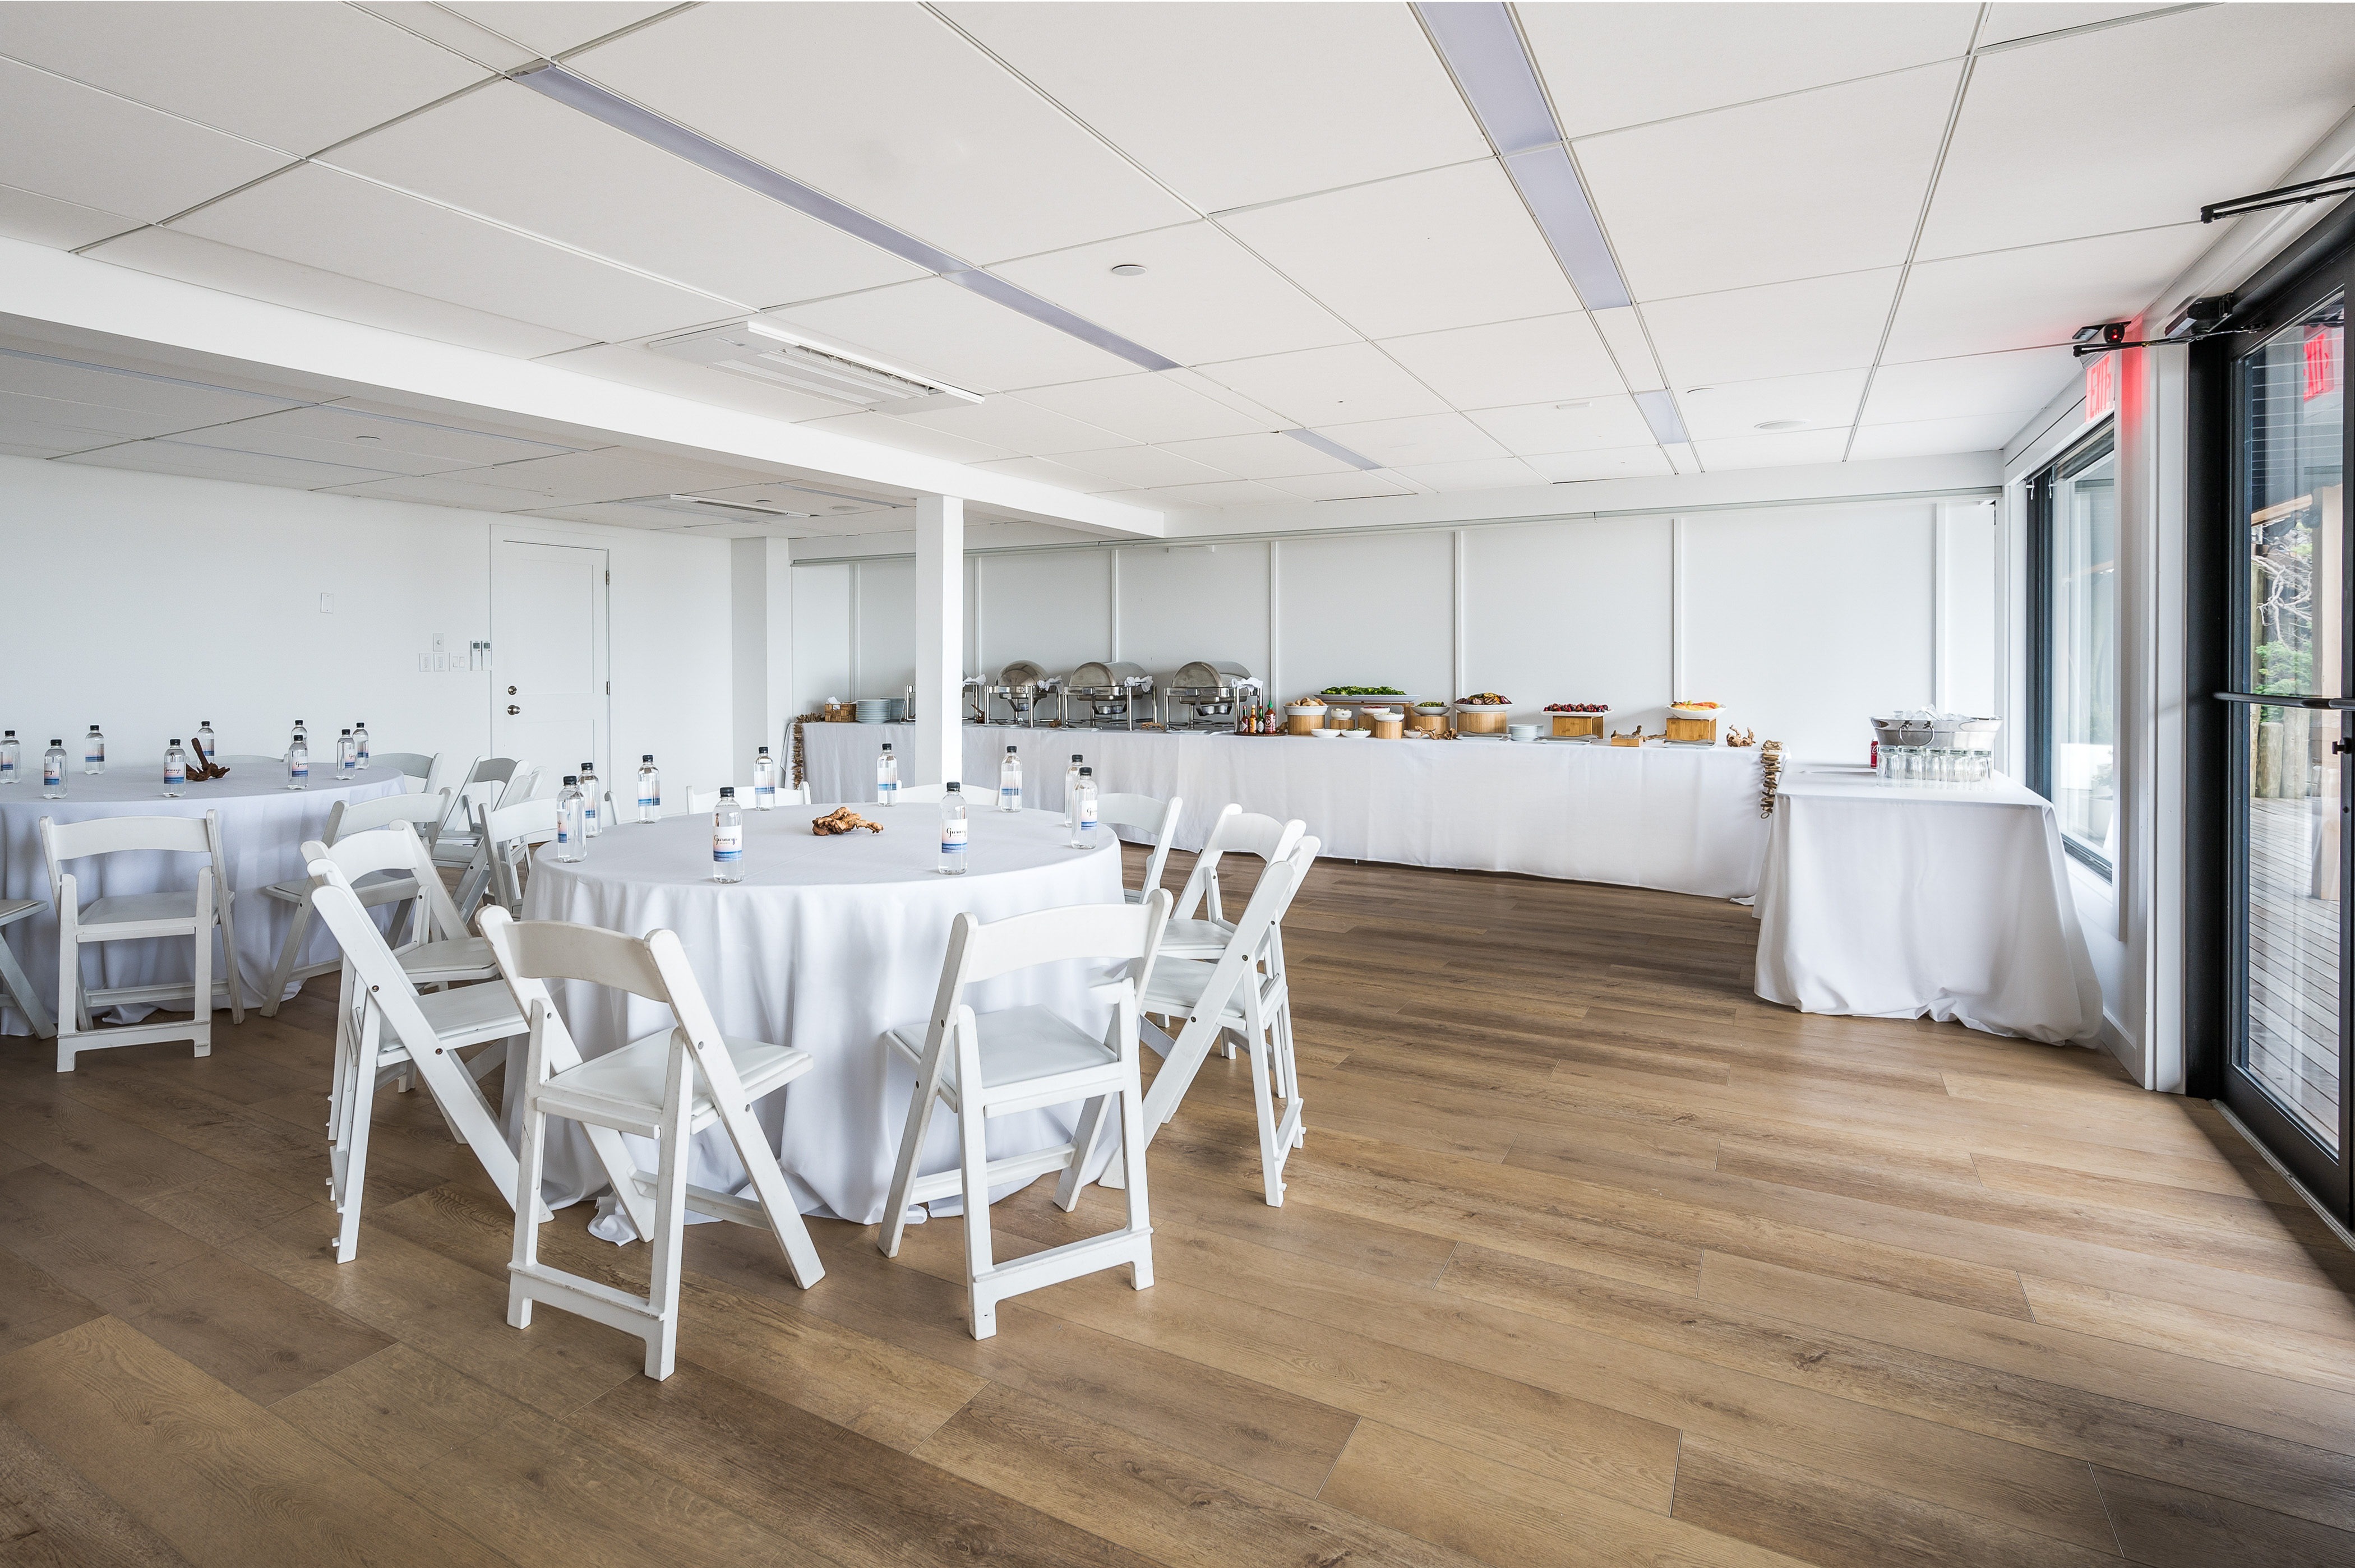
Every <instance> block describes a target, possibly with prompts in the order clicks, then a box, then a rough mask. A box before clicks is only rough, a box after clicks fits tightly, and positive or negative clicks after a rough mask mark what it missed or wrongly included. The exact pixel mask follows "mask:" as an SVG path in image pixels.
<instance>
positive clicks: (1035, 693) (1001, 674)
mask: <svg viewBox="0 0 2355 1568" xmlns="http://www.w3.org/2000/svg"><path fill="white" fill-rule="evenodd" d="M1060 684H1061V683H1060V681H1058V680H1057V679H1056V678H1055V677H1053V676H1051V675H1049V674H1048V673H1047V671H1046V669H1045V667H1043V666H1040V665H1036V664H1033V663H1031V662H1030V661H1029V660H1028V659H1016V660H1015V661H1014V662H1013V663H1012V664H1010V665H1007V667H1005V668H1004V669H1002V670H999V671H998V672H997V680H996V684H995V685H990V684H985V685H983V687H982V688H981V708H982V720H981V721H982V722H983V723H985V724H998V723H1006V724H1028V725H1030V726H1032V727H1034V728H1035V727H1036V726H1037V724H1038V722H1039V704H1040V703H1041V702H1043V701H1045V700H1046V699H1048V698H1050V697H1052V696H1053V695H1054V694H1055V691H1056V688H1058V687H1059V686H1060ZM996 703H1004V704H1005V705H1006V713H1007V717H1006V718H1005V719H1003V720H1001V719H999V718H998V717H997V714H996V709H995V707H994V706H993V704H996Z"/></svg>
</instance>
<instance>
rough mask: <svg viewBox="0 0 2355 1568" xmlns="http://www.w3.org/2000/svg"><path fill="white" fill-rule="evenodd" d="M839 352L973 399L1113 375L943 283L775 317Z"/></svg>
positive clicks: (1068, 344)
mask: <svg viewBox="0 0 2355 1568" xmlns="http://www.w3.org/2000/svg"><path fill="white" fill-rule="evenodd" d="M773 315H775V316H776V318H777V319H778V320H780V321H783V322H785V323H788V324H789V325H796V326H805V327H807V328H808V329H809V330H810V331H812V332H814V333H816V334H817V335H819V336H824V337H830V338H835V339H837V340H838V341H840V342H841V343H842V344H843V346H844V347H849V348H853V349H858V348H863V349H865V350H867V351H868V353H869V354H871V355H874V356H876V357H879V358H882V359H885V360H888V361H890V362H891V363H893V364H896V365H904V366H906V367H907V368H910V369H911V370H921V371H922V372H924V373H925V374H926V375H929V376H932V377H933V378H935V379H939V380H943V381H946V382H949V383H950V384H951V385H953V386H958V387H963V388H964V389H967V390H968V391H975V392H1006V391H1012V390H1014V389H1017V388H1024V387H1044V386H1051V385H1053V384H1055V383H1057V382H1060V381H1082V380H1088V379H1093V378H1096V377H1100V376H1112V375H1117V374H1119V373H1120V372H1122V371H1124V370H1131V369H1134V368H1135V367H1134V366H1132V365H1131V364H1129V362H1128V361H1127V360H1125V359H1123V358H1121V357H1119V356H1117V355H1114V354H1108V353H1106V352H1105V351H1104V350H1103V349H1101V348H1097V347H1092V345H1089V344H1085V343H1082V342H1081V341H1080V340H1079V339H1078V338H1076V337H1072V336H1069V335H1068V334H1065V333H1062V332H1059V331H1057V330H1056V329H1055V328H1053V327H1051V326H1048V325H1044V324H1043V323H1040V322H1036V321H1033V320H1031V319H1030V318H1029V317H1028V316H1027V315H1020V314H1018V312H1015V311H1011V310H1008V309H1007V308H1006V307H1005V306H1004V305H1002V304H995V303H994V302H992V301H989V300H986V299H984V298H983V297H982V296H981V295H979V294H977V293H972V292H971V291H970V290H966V289H961V288H959V287H957V286H956V285H955V284H954V283H948V282H946V281H944V280H943V279H940V278H923V279H920V280H918V281H917V282H915V283H894V284H892V285H891V286H890V288H883V289H869V290H868V291H867V292H866V293H857V294H846V295H844V296H843V297H842V298H840V299H831V300H818V301H815V302H813V303H811V304H797V305H789V306H787V307H786V308H784V309H783V310H780V311H776V312H774V313H773Z"/></svg>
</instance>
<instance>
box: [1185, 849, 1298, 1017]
mask: <svg viewBox="0 0 2355 1568" xmlns="http://www.w3.org/2000/svg"><path fill="white" fill-rule="evenodd" d="M1319 848H1322V846H1321V845H1320V844H1319V843H1318V842H1317V841H1316V838H1314V837H1305V838H1303V839H1301V840H1300V842H1299V843H1298V844H1297V845H1296V846H1295V847H1294V848H1293V851H1292V853H1291V854H1289V855H1287V856H1285V857H1284V859H1281V860H1278V861H1276V862H1275V863H1274V864H1273V865H1272V866H1270V867H1269V868H1268V869H1266V870H1265V871H1263V872H1262V873H1261V875H1260V879H1259V881H1258V883H1257V885H1255V886H1254V887H1253V888H1252V896H1251V901H1250V902H1249V903H1247V904H1245V905H1244V906H1243V912H1242V914H1241V917H1240V918H1238V919H1237V920H1236V922H1235V929H1234V930H1233V931H1232V932H1231V933H1229V934H1228V937H1227V946H1226V951H1225V952H1223V953H1221V954H1220V955H1219V960H1218V964H1217V965H1216V967H1215V968H1214V970H1213V971H1212V973H1211V976H1210V980H1209V985H1207V986H1205V987H1203V988H1202V995H1201V997H1200V999H1199V1001H1197V1002H1196V1004H1195V1009H1196V1016H1197V1017H1209V1018H1216V1017H1217V1016H1218V1015H1219V1012H1220V1009H1222V1008H1225V1006H1226V1005H1227V998H1228V997H1230V996H1231V995H1233V994H1234V989H1235V987H1237V986H1238V985H1240V984H1241V983H1242V979H1243V976H1246V975H1248V974H1250V973H1251V971H1252V969H1253V968H1254V967H1255V966H1256V965H1257V964H1258V962H1259V954H1260V949H1261V947H1262V946H1263V944H1265V942H1266V940H1267V933H1269V932H1270V931H1272V930H1273V929H1274V928H1275V926H1276V925H1277V923H1280V922H1281V921H1282V920H1283V919H1284V912H1285V911H1286V910H1289V909H1290V908H1291V907H1292V901H1293V898H1294V896H1295V894H1297V893H1298V892H1299V891H1300V884H1301V883H1302V882H1304V881H1305V880H1307V879H1308V868H1309V867H1310V866H1312V865H1314V864H1316V851H1317V850H1318V849H1319Z"/></svg>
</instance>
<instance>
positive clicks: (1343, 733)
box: [1333, 730, 1373, 741]
mask: <svg viewBox="0 0 2355 1568" xmlns="http://www.w3.org/2000/svg"><path fill="white" fill-rule="evenodd" d="M1333 733H1335V734H1337V735H1338V736H1340V737H1341V739H1343V740H1344V741H1363V740H1365V739H1367V738H1368V737H1369V736H1370V735H1372V734H1373V731H1371V730H1336V731H1333Z"/></svg>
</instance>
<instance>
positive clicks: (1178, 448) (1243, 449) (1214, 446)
mask: <svg viewBox="0 0 2355 1568" xmlns="http://www.w3.org/2000/svg"><path fill="white" fill-rule="evenodd" d="M1162 450H1163V451H1165V452H1174V453H1177V454H1178V455H1179V456H1181V457H1190V458H1193V459H1194V460H1196V461H1197V462H1199V463H1207V464H1210V466H1212V467H1213V468H1222V469H1224V470H1226V471H1227V472H1228V473H1230V474H1231V475H1234V476H1235V477H1236V478H1238V479H1297V478H1300V477H1301V476H1303V475H1310V474H1355V473H1358V472H1359V470H1358V469H1356V468H1354V467H1352V466H1351V465H1350V464H1347V463H1344V462H1342V461H1341V460H1340V459H1339V458H1337V457H1332V456H1328V455H1327V454H1326V453H1322V452H1319V451H1317V450H1316V448H1315V447H1313V446H1310V445H1309V444H1308V443H1305V442H1300V441H1295V440H1293V439H1292V437H1290V436H1288V435H1273V434H1270V433H1268V432H1265V431H1262V432H1258V433H1256V434H1252V435H1220V436H1212V437H1211V438H1210V439H1209V440H1208V441H1180V442H1173V443H1169V444H1167V445H1166V446H1164V447H1163V449H1162Z"/></svg>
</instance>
